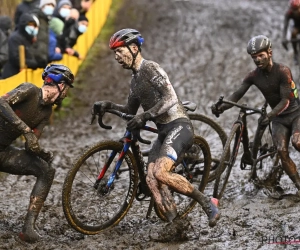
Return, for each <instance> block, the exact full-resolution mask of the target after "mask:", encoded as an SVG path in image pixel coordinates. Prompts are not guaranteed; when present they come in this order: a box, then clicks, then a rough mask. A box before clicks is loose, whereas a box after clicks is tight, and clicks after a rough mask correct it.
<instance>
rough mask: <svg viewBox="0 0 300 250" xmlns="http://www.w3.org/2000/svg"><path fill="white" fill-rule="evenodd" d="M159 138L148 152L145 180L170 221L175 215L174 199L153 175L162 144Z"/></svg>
mask: <svg viewBox="0 0 300 250" xmlns="http://www.w3.org/2000/svg"><path fill="white" fill-rule="evenodd" d="M161 139H162V138H161V136H159V137H158V139H157V140H156V141H155V142H154V143H153V146H152V148H151V150H150V152H149V157H148V170H147V177H146V181H147V184H148V187H149V189H150V190H151V193H152V195H153V198H154V200H155V202H156V204H157V206H158V207H159V210H160V211H161V212H162V213H163V214H164V216H165V217H166V218H167V220H168V221H172V220H173V219H174V218H175V217H176V216H177V209H176V204H175V201H174V199H173V196H172V194H171V192H170V190H169V188H168V187H167V186H166V185H164V184H162V183H160V182H159V181H158V180H157V179H156V178H155V176H154V171H155V170H154V167H155V161H156V159H157V157H158V156H159V151H160V148H161V145H162V141H161Z"/></svg>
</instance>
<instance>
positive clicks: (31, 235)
mask: <svg viewBox="0 0 300 250" xmlns="http://www.w3.org/2000/svg"><path fill="white" fill-rule="evenodd" d="M19 238H20V239H21V240H22V241H26V242H28V243H35V242H37V241H39V240H40V239H41V235H40V234H39V233H38V232H37V231H36V230H34V229H32V228H27V229H26V230H24V229H23V231H22V232H21V233H20V234H19Z"/></svg>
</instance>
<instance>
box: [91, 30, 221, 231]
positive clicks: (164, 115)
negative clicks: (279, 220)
mask: <svg viewBox="0 0 300 250" xmlns="http://www.w3.org/2000/svg"><path fill="white" fill-rule="evenodd" d="M143 42H144V38H143V37H142V36H141V34H140V32H139V31H137V30H135V29H122V30H120V31H118V32H116V33H115V34H114V35H113V36H112V37H111V38H110V42H109V47H110V49H112V50H114V53H115V59H116V60H117V61H118V63H119V64H121V66H122V67H123V68H124V69H129V70H132V73H133V75H132V80H131V84H130V93H129V96H128V100H127V103H126V104H125V105H120V104H115V103H113V102H111V101H98V102H95V103H94V106H93V109H92V113H93V115H95V114H100V115H101V116H102V115H103V114H104V113H105V110H107V109H115V110H119V111H121V112H124V113H129V114H136V113H137V111H138V109H139V107H140V106H142V108H143V110H144V112H143V113H140V114H137V115H136V116H135V117H134V118H133V119H132V120H130V121H129V122H128V123H127V128H128V129H129V130H131V131H132V130H136V129H140V128H142V127H144V125H145V124H146V122H147V121H148V120H152V121H153V122H154V123H155V124H156V126H157V128H158V130H159V133H158V139H157V140H156V141H155V142H154V144H153V147H152V149H151V151H150V154H149V157H148V172H147V178H146V179H147V184H148V186H149V188H150V190H151V192H152V194H153V196H154V199H155V202H156V203H157V205H158V206H159V208H160V210H161V211H162V212H163V213H164V214H165V217H166V218H167V219H168V220H169V221H170V222H171V221H173V219H174V218H175V217H176V216H177V210H176V205H175V202H174V201H173V198H172V195H171V193H170V191H169V189H168V186H169V187H171V188H172V189H173V190H175V191H176V192H178V193H181V194H184V195H186V196H189V197H191V198H193V199H195V200H196V201H197V202H198V203H199V204H200V205H201V206H202V208H203V210H204V211H205V213H206V214H207V216H208V217H209V225H210V226H211V227H213V226H215V225H216V222H217V220H218V219H219V217H220V212H219V209H218V206H219V203H218V200H217V199H214V198H211V199H210V198H208V197H207V196H205V195H204V194H203V193H201V192H200V191H199V190H197V189H195V188H194V187H193V186H192V185H191V183H189V182H188V181H187V180H186V179H185V178H184V177H182V176H181V175H178V174H174V173H172V172H171V171H172V169H173V168H174V166H175V164H176V162H177V161H178V160H179V158H181V156H183V154H184V153H185V151H186V150H187V149H189V147H191V145H192V144H193V135H194V133H193V127H192V123H191V121H190V119H189V117H188V115H187V113H186V111H185V109H184V107H183V105H182V103H181V101H180V100H179V99H178V96H177V95H176V93H175V90H174V88H173V86H172V84H171V83H170V81H169V78H168V76H167V74H166V72H165V71H164V70H163V69H162V68H161V67H160V65H158V64H157V63H155V62H153V61H149V60H145V59H144V58H143V57H142V55H141V45H142V44H143Z"/></svg>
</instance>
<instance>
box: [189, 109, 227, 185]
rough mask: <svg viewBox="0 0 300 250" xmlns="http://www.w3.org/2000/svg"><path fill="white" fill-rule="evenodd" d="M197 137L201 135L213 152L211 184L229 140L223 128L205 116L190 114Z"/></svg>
mask: <svg viewBox="0 0 300 250" xmlns="http://www.w3.org/2000/svg"><path fill="white" fill-rule="evenodd" d="M189 117H190V119H191V121H192V123H193V127H194V131H195V134H196V135H201V136H202V137H203V138H204V139H205V140H206V141H207V143H208V145H209V147H210V151H211V158H212V163H211V168H210V171H211V172H210V175H209V182H210V181H213V180H215V179H216V169H217V168H218V166H219V163H220V159H221V155H222V152H223V148H224V146H225V143H226V140H227V134H226V133H225V131H224V130H223V128H222V127H221V126H220V125H219V124H218V123H216V122H215V121H214V120H212V119H211V118H210V117H208V116H206V115H203V114H193V113H189Z"/></svg>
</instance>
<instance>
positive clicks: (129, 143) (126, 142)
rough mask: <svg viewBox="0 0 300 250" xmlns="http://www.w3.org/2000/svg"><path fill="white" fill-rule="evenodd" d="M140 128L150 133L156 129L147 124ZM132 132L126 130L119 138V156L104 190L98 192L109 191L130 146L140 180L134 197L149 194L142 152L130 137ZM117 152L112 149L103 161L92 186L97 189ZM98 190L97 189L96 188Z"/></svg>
mask: <svg viewBox="0 0 300 250" xmlns="http://www.w3.org/2000/svg"><path fill="white" fill-rule="evenodd" d="M142 130H145V131H150V132H152V133H157V132H158V131H157V129H155V128H152V127H149V126H145V127H144V128H142ZM132 136H133V135H132V132H130V131H129V130H126V132H125V134H124V136H123V138H122V139H121V141H122V142H123V149H122V151H121V153H120V155H119V158H118V160H117V162H116V164H115V166H114V170H113V172H112V173H111V175H110V176H109V178H108V181H107V184H106V186H105V190H100V192H101V193H102V194H106V193H108V192H109V189H110V188H111V187H112V185H113V182H114V180H115V178H116V176H117V173H118V171H120V166H121V165H122V162H123V160H124V157H125V155H126V152H127V151H128V150H129V149H130V148H131V150H132V153H133V155H134V157H135V159H136V161H137V162H136V163H137V166H138V174H139V180H140V184H139V190H138V191H137V194H136V199H137V200H139V201H141V200H144V199H145V198H146V197H149V196H150V195H151V192H150V190H149V188H148V185H147V183H146V178H145V177H146V175H145V170H146V163H145V161H144V159H143V155H142V152H141V150H140V146H139V143H138V140H137V139H133V138H132ZM116 154H117V152H116V151H113V152H111V154H110V156H109V158H108V160H107V162H106V163H105V166H104V168H103V169H102V171H101V172H100V173H99V175H98V177H97V180H96V182H95V184H94V188H95V189H98V187H99V183H100V181H101V180H102V178H103V177H104V175H105V173H106V171H107V169H108V168H109V167H110V164H111V163H112V161H113V159H114V157H115V156H116ZM98 191H99V190H98ZM142 194H143V195H144V196H143V197H141V196H140V195H142Z"/></svg>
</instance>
